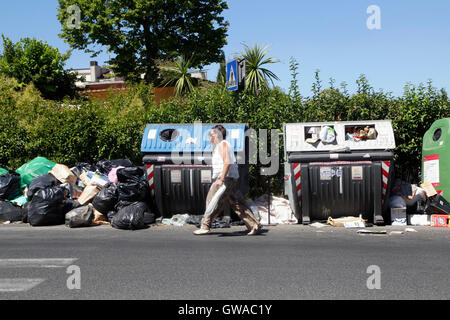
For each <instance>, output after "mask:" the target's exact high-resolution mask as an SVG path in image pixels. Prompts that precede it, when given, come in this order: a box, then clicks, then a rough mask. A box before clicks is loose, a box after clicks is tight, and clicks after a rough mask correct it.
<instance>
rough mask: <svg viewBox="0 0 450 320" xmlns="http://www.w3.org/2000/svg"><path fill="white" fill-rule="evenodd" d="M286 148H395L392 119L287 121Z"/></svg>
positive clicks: (291, 149)
mask: <svg viewBox="0 0 450 320" xmlns="http://www.w3.org/2000/svg"><path fill="white" fill-rule="evenodd" d="M284 136H285V150H286V152H315V151H338V150H342V149H347V150H350V151H351V150H393V149H395V138H394V131H393V129H392V122H391V120H368V121H335V122H307V123H285V124H284Z"/></svg>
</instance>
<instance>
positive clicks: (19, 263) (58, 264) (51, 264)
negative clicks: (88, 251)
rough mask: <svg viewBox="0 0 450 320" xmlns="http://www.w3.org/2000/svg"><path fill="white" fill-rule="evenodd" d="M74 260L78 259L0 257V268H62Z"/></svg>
mask: <svg viewBox="0 0 450 320" xmlns="http://www.w3.org/2000/svg"><path fill="white" fill-rule="evenodd" d="M76 260H78V259H77V258H64V259H57V258H54V259H53V258H52V259H0V268H62V267H65V266H68V265H70V264H72V263H73V262H74V261H76Z"/></svg>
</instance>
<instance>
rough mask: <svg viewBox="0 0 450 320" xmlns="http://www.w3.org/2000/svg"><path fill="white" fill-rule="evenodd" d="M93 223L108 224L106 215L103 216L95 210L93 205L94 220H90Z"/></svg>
mask: <svg viewBox="0 0 450 320" xmlns="http://www.w3.org/2000/svg"><path fill="white" fill-rule="evenodd" d="M92 222H93V223H94V224H110V222H109V221H108V218H107V216H105V215H104V214H103V213H101V212H100V211H98V210H96V209H95V207H94V220H93V221H92Z"/></svg>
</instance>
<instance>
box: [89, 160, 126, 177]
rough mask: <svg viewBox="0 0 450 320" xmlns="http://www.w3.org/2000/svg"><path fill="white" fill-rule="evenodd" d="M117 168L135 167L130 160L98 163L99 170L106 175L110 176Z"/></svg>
mask: <svg viewBox="0 0 450 320" xmlns="http://www.w3.org/2000/svg"><path fill="white" fill-rule="evenodd" d="M117 167H133V163H131V161H130V160H128V159H117V160H101V161H99V162H97V168H98V170H99V171H100V172H101V173H103V174H106V175H108V173H109V172H110V171H111V169H112V168H117Z"/></svg>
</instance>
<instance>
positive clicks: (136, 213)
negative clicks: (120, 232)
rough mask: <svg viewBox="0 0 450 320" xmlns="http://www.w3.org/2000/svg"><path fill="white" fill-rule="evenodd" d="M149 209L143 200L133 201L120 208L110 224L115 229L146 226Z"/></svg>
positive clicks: (143, 227) (131, 228) (135, 228)
mask: <svg viewBox="0 0 450 320" xmlns="http://www.w3.org/2000/svg"><path fill="white" fill-rule="evenodd" d="M149 214H150V212H149V209H148V207H147V204H145V203H144V202H134V203H132V204H130V205H129V206H126V207H123V208H122V209H120V210H119V211H118V212H117V213H116V214H115V215H114V216H113V217H112V220H111V226H112V227H113V228H116V229H124V230H139V229H145V228H147V227H148V223H146V222H148V221H149V220H151V219H150V218H149ZM146 215H147V217H146Z"/></svg>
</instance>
